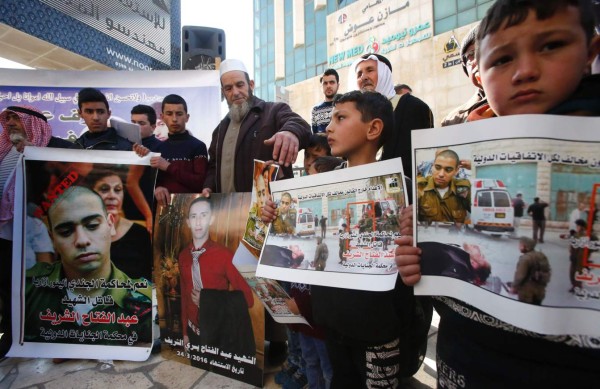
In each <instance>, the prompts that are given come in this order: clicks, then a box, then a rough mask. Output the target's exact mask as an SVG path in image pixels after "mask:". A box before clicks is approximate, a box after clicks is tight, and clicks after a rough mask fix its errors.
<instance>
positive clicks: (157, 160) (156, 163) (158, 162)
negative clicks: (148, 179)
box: [150, 156, 171, 172]
mask: <svg viewBox="0 0 600 389" xmlns="http://www.w3.org/2000/svg"><path fill="white" fill-rule="evenodd" d="M170 164H171V163H170V162H169V161H167V160H166V159H164V158H163V157H161V156H155V157H152V158H150V166H152V167H154V168H157V169H158V170H162V171H164V172H166V171H167V169H168V168H169V165H170Z"/></svg>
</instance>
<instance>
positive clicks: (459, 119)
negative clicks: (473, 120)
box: [442, 89, 487, 127]
mask: <svg viewBox="0 0 600 389" xmlns="http://www.w3.org/2000/svg"><path fill="white" fill-rule="evenodd" d="M486 103H487V99H486V97H485V94H484V93H483V91H482V90H481V89H478V90H477V92H475V94H474V95H473V96H471V97H470V98H469V100H467V101H466V102H465V103H464V104H462V105H460V106H458V107H456V108H454V109H453V110H452V111H450V113H449V114H448V115H446V117H445V118H444V120H442V127H445V126H451V125H453V124H460V123H464V122H466V121H467V117H468V116H469V113H471V111H472V110H474V109H476V108H478V107H480V106H482V105H483V104H486Z"/></svg>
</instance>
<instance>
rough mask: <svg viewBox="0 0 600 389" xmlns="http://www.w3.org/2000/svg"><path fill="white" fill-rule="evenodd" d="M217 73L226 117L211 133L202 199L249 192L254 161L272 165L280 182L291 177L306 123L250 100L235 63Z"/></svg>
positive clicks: (285, 109)
mask: <svg viewBox="0 0 600 389" xmlns="http://www.w3.org/2000/svg"><path fill="white" fill-rule="evenodd" d="M220 72H221V89H222V92H223V95H224V96H225V98H226V99H227V104H228V105H229V113H228V114H227V116H225V118H224V119H223V120H222V121H221V123H219V125H218V126H217V128H216V129H215V130H214V132H213V136H212V141H211V144H210V148H209V150H208V153H209V157H210V158H209V163H208V173H207V177H206V180H205V181H204V190H203V194H204V195H205V196H210V193H211V192H220V193H230V192H250V191H251V190H252V178H253V174H252V169H253V167H254V163H253V161H254V159H259V160H263V161H269V160H274V161H275V162H276V163H279V164H280V165H281V169H280V171H281V172H282V173H283V176H284V177H285V178H291V177H293V172H292V163H293V162H294V161H295V160H296V157H297V156H298V150H299V149H303V148H305V147H306V145H308V140H309V137H310V134H311V130H310V126H309V125H308V123H307V122H306V121H305V120H304V119H302V118H301V117H300V116H299V115H298V114H296V113H294V112H292V110H291V108H290V107H289V105H287V104H285V103H271V102H266V101H263V100H261V99H259V98H257V97H255V96H254V95H253V94H252V91H253V90H254V80H250V77H249V75H248V72H247V71H246V67H245V66H244V64H243V63H242V62H241V61H239V60H237V59H226V60H225V61H223V62H222V63H221V67H220Z"/></svg>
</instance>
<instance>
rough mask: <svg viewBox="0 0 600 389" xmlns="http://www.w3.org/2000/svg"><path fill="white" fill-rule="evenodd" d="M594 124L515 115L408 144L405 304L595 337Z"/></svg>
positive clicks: (597, 183) (599, 278)
mask: <svg viewBox="0 0 600 389" xmlns="http://www.w3.org/2000/svg"><path fill="white" fill-rule="evenodd" d="M598 125H600V121H599V120H598V119H591V118H568V117H547V116H521V117H509V118H495V119H493V120H486V121H485V123H469V124H467V125H461V126H460V127H455V128H452V127H446V128H444V130H437V129H432V130H426V131H425V132H416V133H413V151H414V162H415V166H417V168H416V172H415V177H416V180H415V196H414V198H415V199H416V204H415V211H416V212H415V213H416V219H415V226H414V231H415V235H416V241H417V245H418V246H419V247H420V248H421V249H422V255H421V273H422V275H423V278H422V280H421V282H419V283H418V284H417V285H416V286H415V293H418V294H434V295H436V294H438V295H445V296H451V297H455V298H459V299H461V300H463V301H465V302H467V303H469V304H472V305H473V306H475V307H477V308H480V309H482V310H484V311H485V312H487V313H490V314H492V315H494V316H496V317H498V318H499V319H501V320H504V321H506V322H508V323H510V324H513V325H515V326H518V327H521V328H524V329H527V330H530V331H535V332H539V333H544V334H567V333H568V334H584V335H585V334H590V335H591V334H594V335H595V334H597V325H596V324H595V323H597V320H598V319H600V265H599V264H598V263H599V262H600V253H599V252H598V249H599V248H600V241H598V233H599V232H600V231H599V228H600V221H599V218H598V207H599V206H600V193H599V189H600V159H599V158H598V155H597V150H598V148H599V147H600V136H599V135H598V134H597V128H598ZM570 128H577V129H578V131H577V133H573V132H571V131H567V130H566V129H570ZM523 134H527V136H524V135H523Z"/></svg>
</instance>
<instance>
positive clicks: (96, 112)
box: [75, 88, 133, 151]
mask: <svg viewBox="0 0 600 389" xmlns="http://www.w3.org/2000/svg"><path fill="white" fill-rule="evenodd" d="M77 107H78V108H79V111H78V113H79V116H80V117H81V118H82V119H83V121H84V122H85V125H86V126H87V128H88V130H87V131H86V132H84V133H83V135H81V136H80V137H79V138H78V139H77V140H76V141H75V145H76V146H75V147H78V148H82V149H87V150H92V149H93V150H121V151H131V147H132V146H133V144H132V143H131V142H130V141H129V140H127V139H125V138H123V137H122V136H120V135H119V134H117V130H115V129H114V128H112V127H109V126H108V118H109V117H110V114H111V112H110V108H109V106H108V100H106V96H104V93H102V92H100V91H99V90H98V89H94V88H83V89H82V90H80V91H79V93H78V94H77Z"/></svg>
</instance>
